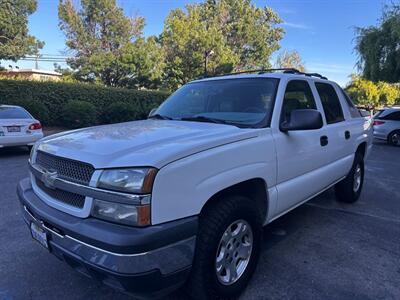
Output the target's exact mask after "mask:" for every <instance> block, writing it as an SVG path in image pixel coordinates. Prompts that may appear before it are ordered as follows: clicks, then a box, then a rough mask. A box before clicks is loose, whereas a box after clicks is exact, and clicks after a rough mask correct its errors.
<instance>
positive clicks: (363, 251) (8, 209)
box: [0, 142, 400, 300]
mask: <svg viewBox="0 0 400 300" xmlns="http://www.w3.org/2000/svg"><path fill="white" fill-rule="evenodd" d="M27 158H28V152H27V150H26V149H24V148H11V149H0V300H11V299H58V300H62V299H132V298H131V297H130V296H127V295H124V294H121V293H119V292H116V291H114V290H112V289H111V288H108V287H106V286H103V285H101V284H98V283H96V282H95V281H93V280H91V279H89V278H86V277H84V276H83V275H81V274H79V273H77V272H75V271H74V270H72V269H71V268H69V267H68V266H67V265H65V264H64V263H63V262H61V261H59V260H58V259H57V258H55V257H53V256H52V255H50V254H48V253H47V252H46V250H45V249H44V248H43V247H41V246H40V245H39V244H38V243H36V242H34V241H33V240H32V239H31V237H30V233H29V231H28V228H27V227H26V225H25V223H24V222H23V220H22V216H21V211H20V207H19V204H18V200H17V196H16V192H15V190H16V185H17V182H18V181H19V180H20V179H23V178H24V177H27V175H28V166H27ZM184 298H185V297H184V295H183V294H182V292H180V291H178V292H176V293H174V294H173V295H171V296H169V297H168V299H184ZM241 299H307V300H311V299H324V300H326V299H352V300H355V299H400V147H397V148H396V147H392V146H388V145H386V144H385V143H381V142H376V143H375V145H374V147H373V150H372V153H371V155H370V157H369V159H368V161H367V163H366V175H365V182H364V189H363V192H362V195H361V198H360V200H359V201H358V202H357V203H356V204H352V205H349V204H341V203H338V202H336V201H335V199H334V194H333V190H332V189H330V190H328V191H326V192H324V193H323V194H321V195H319V196H318V197H316V198H314V199H313V200H311V201H310V202H308V203H307V204H304V205H302V206H300V207H298V208H297V209H295V210H293V211H292V212H290V213H289V214H287V215H285V216H283V217H282V218H280V219H278V220H276V221H275V222H273V223H271V224H270V225H268V226H267V227H266V228H265V230H264V244H263V250H262V253H261V258H260V262H259V265H258V267H257V270H256V273H255V275H254V277H253V279H252V280H251V282H250V284H249V286H248V288H247V289H246V290H245V291H244V293H243V294H242V297H241Z"/></svg>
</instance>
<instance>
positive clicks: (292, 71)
mask: <svg viewBox="0 0 400 300" xmlns="http://www.w3.org/2000/svg"><path fill="white" fill-rule="evenodd" d="M272 72H283V73H288V74H298V75H305V76H308V77H318V78H321V79H328V78H327V77H325V76H322V75H321V74H318V73H306V72H301V71H299V70H297V69H295V68H277V69H258V70H246V71H240V72H234V73H226V74H222V75H217V76H212V77H222V76H229V75H239V74H251V73H258V74H265V73H272ZM207 77H208V76H201V77H199V78H198V79H202V78H207Z"/></svg>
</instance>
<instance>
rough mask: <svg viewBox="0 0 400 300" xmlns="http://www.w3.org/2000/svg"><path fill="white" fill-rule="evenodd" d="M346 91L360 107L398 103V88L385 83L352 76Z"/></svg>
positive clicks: (395, 85)
mask: <svg viewBox="0 0 400 300" xmlns="http://www.w3.org/2000/svg"><path fill="white" fill-rule="evenodd" d="M346 91H347V93H348V94H349V96H350V97H351V98H352V99H353V100H354V102H355V103H357V104H358V105H362V106H370V107H373V108H375V107H383V106H391V105H394V104H396V103H399V102H400V86H399V85H398V84H389V83H387V82H382V81H379V82H377V83H374V82H373V81H370V80H366V79H363V78H361V77H360V76H356V75H353V76H352V77H351V82H350V84H349V85H348V86H347V87H346Z"/></svg>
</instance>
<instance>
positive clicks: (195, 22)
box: [161, 0, 283, 89]
mask: <svg viewBox="0 0 400 300" xmlns="http://www.w3.org/2000/svg"><path fill="white" fill-rule="evenodd" d="M280 22H281V20H280V18H279V17H278V15H277V14H276V13H275V12H273V11H272V9H270V8H268V7H265V8H257V7H256V6H255V5H252V4H251V2H250V0H208V1H206V2H204V3H201V4H193V5H187V6H186V11H183V10H181V9H176V10H173V11H171V12H170V14H169V16H168V17H167V19H166V20H165V26H164V30H163V32H162V34H161V44H162V47H163V49H164V53H165V56H166V67H165V81H166V85H167V86H168V87H169V88H170V89H175V88H177V87H179V86H180V85H182V84H184V83H185V82H187V81H189V80H192V79H194V78H196V77H199V76H201V75H203V74H204V73H205V71H207V73H208V74H211V75H217V74H221V73H226V72H230V71H232V70H235V71H240V70H245V69H251V68H263V67H269V66H270V63H269V59H270V56H271V54H272V53H273V52H274V51H276V50H277V49H279V41H280V39H281V38H282V36H283V29H282V28H279V27H277V26H276V25H277V24H279V23H280ZM211 53H212V55H210V54H211ZM205 64H206V65H207V70H205Z"/></svg>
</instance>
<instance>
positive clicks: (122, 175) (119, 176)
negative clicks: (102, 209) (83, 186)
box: [97, 168, 157, 194]
mask: <svg viewBox="0 0 400 300" xmlns="http://www.w3.org/2000/svg"><path fill="white" fill-rule="evenodd" d="M156 173H157V169H154V168H142V169H136V168H135V169H115V170H104V171H103V173H102V174H101V176H100V179H99V182H98V184H97V186H98V187H99V188H103V189H107V190H113V191H118V192H125V193H137V194H149V193H151V189H152V188H153V182H154V178H155V176H156Z"/></svg>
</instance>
